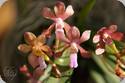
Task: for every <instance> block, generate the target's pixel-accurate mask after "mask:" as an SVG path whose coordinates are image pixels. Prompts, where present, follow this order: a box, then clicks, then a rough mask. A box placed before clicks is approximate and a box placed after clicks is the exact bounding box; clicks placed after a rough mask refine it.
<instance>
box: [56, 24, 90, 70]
mask: <svg viewBox="0 0 125 83" xmlns="http://www.w3.org/2000/svg"><path fill="white" fill-rule="evenodd" d="M56 33H58V35H57V36H58V39H59V40H60V41H63V42H65V43H66V44H67V45H68V48H70V67H71V68H77V66H78V63H77V53H78V50H80V53H81V55H82V56H83V57H88V54H89V53H88V51H86V50H85V49H83V48H82V47H81V46H80V44H81V43H83V42H85V41H87V40H88V39H89V38H90V33H91V31H90V30H86V31H84V32H83V33H82V36H81V37H80V32H79V30H78V28H77V27H75V26H74V27H71V28H70V30H69V31H68V32H67V33H66V35H65V34H63V33H64V32H63V30H57V31H56Z"/></svg>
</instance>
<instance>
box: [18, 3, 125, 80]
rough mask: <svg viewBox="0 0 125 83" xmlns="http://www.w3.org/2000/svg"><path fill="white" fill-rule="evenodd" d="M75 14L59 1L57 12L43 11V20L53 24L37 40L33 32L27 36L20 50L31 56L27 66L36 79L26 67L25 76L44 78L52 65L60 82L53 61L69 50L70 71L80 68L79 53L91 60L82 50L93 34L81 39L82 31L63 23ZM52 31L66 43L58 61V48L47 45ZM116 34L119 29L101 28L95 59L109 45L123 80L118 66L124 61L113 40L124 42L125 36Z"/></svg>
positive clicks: (56, 38) (112, 26)
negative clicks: (31, 69)
mask: <svg viewBox="0 0 125 83" xmlns="http://www.w3.org/2000/svg"><path fill="white" fill-rule="evenodd" d="M73 14H74V10H73V8H72V6H71V5H69V6H68V7H67V8H65V5H64V3H63V2H60V1H59V2H57V3H56V5H55V7H54V12H52V11H51V9H50V8H47V7H46V8H43V11H42V15H43V17H45V18H47V19H50V20H53V23H52V24H51V25H50V27H49V28H48V29H46V30H45V31H43V32H42V33H41V34H40V35H39V36H38V37H36V36H35V35H34V34H33V33H31V32H25V34H24V38H25V42H26V44H20V45H19V46H18V49H19V50H20V51H21V52H23V53H27V54H29V56H28V62H29V63H30V65H31V66H32V68H33V69H34V73H33V75H32V74H30V73H29V71H28V69H27V68H26V66H23V67H21V71H22V72H23V73H26V75H27V74H28V75H27V76H29V77H30V78H32V79H33V78H35V79H39V77H40V76H42V75H43V73H44V71H45V69H46V68H47V65H49V64H50V65H52V70H53V71H52V73H54V75H55V76H56V77H58V78H59V77H60V76H61V72H60V70H59V68H58V66H57V64H55V63H54V60H56V59H57V58H60V57H61V56H62V54H63V52H64V51H65V50H68V52H69V55H68V57H69V67H70V68H71V69H74V68H77V67H78V62H77V57H78V52H80V55H81V56H82V57H84V58H88V57H91V55H92V53H91V52H90V51H87V50H86V49H84V48H83V47H82V46H81V44H82V43H84V42H85V41H87V40H89V39H90V36H91V30H85V31H84V32H83V33H82V34H81V35H80V31H79V29H78V28H77V27H76V26H70V25H69V24H68V23H66V22H64V21H65V19H67V18H69V17H70V16H72V15H73ZM53 30H54V31H55V36H56V37H55V40H56V41H59V42H61V43H63V46H62V47H63V50H61V51H59V52H60V53H61V54H60V56H58V57H56V58H55V56H56V51H55V48H53V47H54V46H55V45H53V46H51V47H50V46H49V45H47V40H46V39H48V38H51V37H52V36H51V34H52V31H53ZM116 30H117V26H116V25H111V26H109V27H102V28H101V29H100V30H99V31H97V33H96V34H95V36H94V37H93V44H96V50H95V54H96V55H102V54H104V53H105V52H106V50H105V46H106V45H108V46H110V47H111V48H112V49H113V50H115V51H116V52H115V56H116V58H117V64H116V74H117V75H119V76H120V75H121V74H122V73H121V69H120V68H119V64H120V63H122V64H123V63H124V62H123V61H122V60H121V58H120V57H121V56H118V55H121V54H120V53H121V52H120V51H118V49H117V47H116V46H115V43H114V40H116V41H121V40H122V39H123V36H124V35H123V33H121V32H117V31H116ZM57 49H58V48H57ZM24 70H25V71H24ZM119 70H120V73H119Z"/></svg>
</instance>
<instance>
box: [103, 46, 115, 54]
mask: <svg viewBox="0 0 125 83" xmlns="http://www.w3.org/2000/svg"><path fill="white" fill-rule="evenodd" d="M105 50H106V52H107V53H111V54H114V53H116V52H115V51H114V50H113V49H112V47H111V46H109V45H106V46H105Z"/></svg>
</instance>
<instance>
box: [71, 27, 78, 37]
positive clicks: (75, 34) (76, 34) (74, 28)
mask: <svg viewBox="0 0 125 83" xmlns="http://www.w3.org/2000/svg"><path fill="white" fill-rule="evenodd" d="M71 31H72V38H73V39H79V38H80V32H79V29H78V28H77V27H75V26H73V27H72V28H71Z"/></svg>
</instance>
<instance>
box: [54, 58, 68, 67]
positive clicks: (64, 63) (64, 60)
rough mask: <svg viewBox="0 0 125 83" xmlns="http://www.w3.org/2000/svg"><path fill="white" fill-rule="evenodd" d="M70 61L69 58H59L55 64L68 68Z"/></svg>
mask: <svg viewBox="0 0 125 83" xmlns="http://www.w3.org/2000/svg"><path fill="white" fill-rule="evenodd" d="M69 61H70V60H69V58H58V59H56V60H55V61H54V62H55V63H56V64H57V65H59V66H68V65H69Z"/></svg>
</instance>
